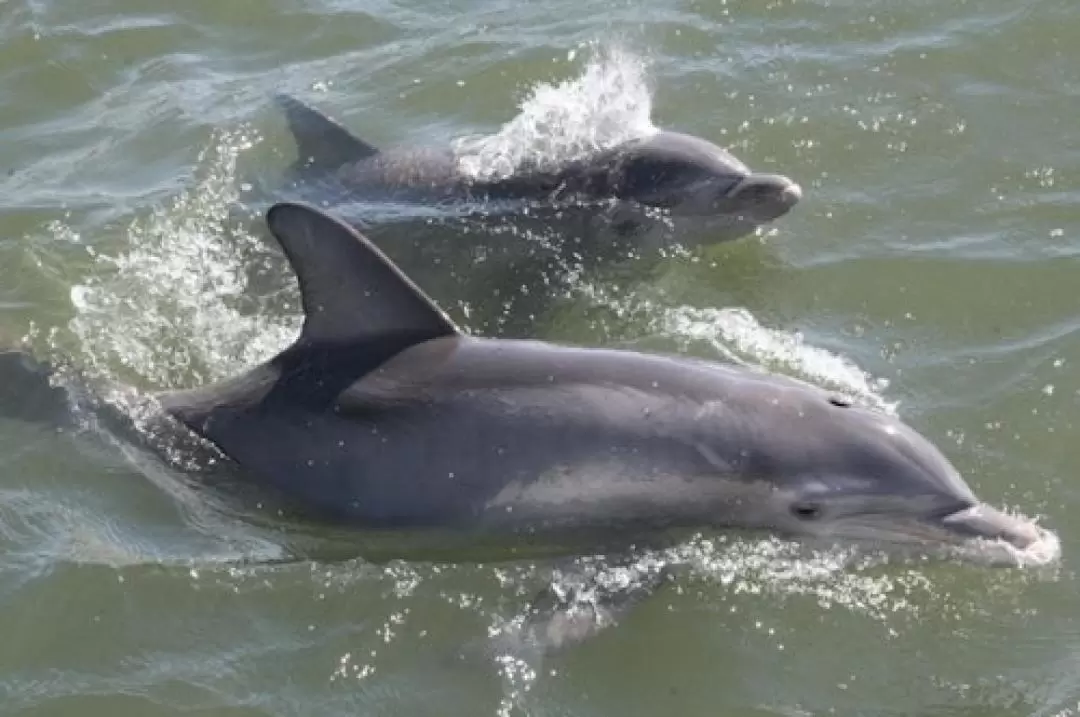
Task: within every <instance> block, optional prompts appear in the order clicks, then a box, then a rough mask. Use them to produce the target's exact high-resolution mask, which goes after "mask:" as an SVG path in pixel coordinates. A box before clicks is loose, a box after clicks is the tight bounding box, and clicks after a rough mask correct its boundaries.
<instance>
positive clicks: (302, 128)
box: [274, 95, 379, 169]
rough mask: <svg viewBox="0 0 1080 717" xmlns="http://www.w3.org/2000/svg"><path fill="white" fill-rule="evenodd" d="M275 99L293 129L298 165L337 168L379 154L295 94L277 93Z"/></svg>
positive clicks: (291, 130)
mask: <svg viewBox="0 0 1080 717" xmlns="http://www.w3.org/2000/svg"><path fill="white" fill-rule="evenodd" d="M274 99H275V101H276V102H277V103H278V105H280V106H281V108H282V110H283V111H284V112H285V119H286V121H287V122H288V123H289V131H290V132H292V135H293V140H294V141H295V142H296V152H297V154H298V155H299V156H298V158H297V166H299V167H304V168H312V167H316V168H320V169H337V168H338V167H341V166H342V165H345V164H348V163H350V162H358V161H360V160H362V159H368V158H369V157H374V156H375V155H376V154H378V153H379V150H378V149H376V148H375V147H373V146H371V145H370V144H368V143H367V142H364V141H363V140H361V139H359V138H358V137H356V136H355V135H353V134H352V133H351V132H349V130H347V129H345V128H344V127H342V126H341V125H340V124H338V123H337V122H335V121H334V120H332V119H330V118H329V117H327V116H326V115H324V114H323V113H321V112H319V111H318V110H316V109H314V108H312V107H309V106H307V105H306V104H304V103H303V102H301V101H300V100H298V99H296V98H295V97H292V96H290V95H277V96H276V97H275V98H274Z"/></svg>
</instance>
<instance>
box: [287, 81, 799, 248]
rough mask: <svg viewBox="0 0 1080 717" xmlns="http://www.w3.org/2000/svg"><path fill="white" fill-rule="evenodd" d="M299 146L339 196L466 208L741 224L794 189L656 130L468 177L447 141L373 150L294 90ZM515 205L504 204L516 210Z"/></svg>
mask: <svg viewBox="0 0 1080 717" xmlns="http://www.w3.org/2000/svg"><path fill="white" fill-rule="evenodd" d="M276 99H277V102H278V104H279V105H280V106H281V107H282V108H283V109H284V111H285V116H286V119H287V120H288V124H289V129H290V130H291V132H292V135H293V138H294V139H295V141H296V145H297V154H298V159H297V162H296V164H295V165H294V166H293V172H294V173H295V174H296V175H297V176H301V177H313V176H315V177H322V179H323V181H324V182H329V183H331V184H333V185H336V186H337V187H338V189H339V193H340V195H341V196H348V197H352V198H355V199H364V200H367V201H371V200H381V201H389V202H403V203H418V204H428V205H436V206H440V207H446V206H447V205H448V204H452V203H459V204H463V205H469V206H474V207H478V208H479V207H480V206H481V205H484V204H488V205H491V206H490V208H489V211H497V207H498V205H499V203H505V202H507V201H510V202H518V203H529V204H533V205H543V204H548V205H561V206H571V205H575V204H581V205H588V206H594V205H596V204H597V203H599V202H604V201H609V200H615V201H618V202H628V203H634V204H637V205H640V206H641V207H646V208H649V209H654V210H662V211H663V212H665V213H666V214H669V215H671V216H678V217H699V218H714V219H720V218H722V219H724V220H726V221H727V222H728V223H730V224H733V225H741V226H745V227H746V228H747V229H749V228H751V227H754V226H758V225H761V224H765V223H767V222H771V221H773V220H775V219H777V218H779V217H781V216H783V215H784V214H786V213H787V212H788V211H790V210H791V208H792V207H794V206H795V205H796V204H797V203H798V201H799V200H800V198H801V197H802V190H801V189H800V187H799V185H798V184H796V183H795V182H794V181H792V180H791V179H789V178H788V177H785V176H782V175H778V174H755V173H754V172H752V171H751V170H750V168H749V167H747V166H746V165H745V164H743V162H741V161H740V160H739V159H737V158H736V157H735V156H734V155H732V154H731V153H730V152H728V151H726V150H724V149H722V148H720V147H718V146H717V145H715V144H713V143H712V142H709V141H708V140H705V139H701V138H700V137H694V136H692V135H688V134H681V133H678V132H671V131H660V132H657V133H655V134H651V135H648V136H644V137H639V138H636V139H632V140H629V141H626V142H623V143H621V144H619V145H617V146H615V147H612V148H610V149H605V150H602V151H598V152H596V153H594V154H592V155H590V156H586V157H584V158H581V159H575V160H572V161H568V162H564V163H562V164H561V165H557V166H554V167H551V168H544V169H534V168H529V167H526V168H523V169H521V170H519V171H518V172H516V173H514V174H513V175H511V176H507V177H504V178H499V179H476V178H473V177H471V176H469V175H467V174H466V173H465V172H464V171H463V170H462V169H461V167H460V165H459V162H458V157H457V156H456V154H455V153H454V152H453V151H452V150H451V149H450V148H441V149H435V148H417V147H407V148H390V149H387V150H383V151H380V150H379V149H377V148H375V147H374V146H372V145H370V144H368V143H367V142H364V141H363V140H361V139H359V138H357V137H356V136H354V135H353V134H351V133H350V132H349V131H348V130H346V129H345V128H344V127H342V126H341V125H339V124H338V123H337V122H335V121H333V120H331V119H330V118H329V117H326V116H325V115H323V114H321V113H320V112H318V111H317V110H315V109H313V108H311V107H309V106H307V105H305V104H304V103H302V102H300V101H299V100H297V99H296V98H294V97H290V96H287V95H279V96H277V98H276ZM519 206H520V204H511V207H514V208H518V207H519Z"/></svg>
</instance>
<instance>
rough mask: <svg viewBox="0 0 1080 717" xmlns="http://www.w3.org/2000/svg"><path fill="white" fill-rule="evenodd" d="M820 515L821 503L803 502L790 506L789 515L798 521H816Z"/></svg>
mask: <svg viewBox="0 0 1080 717" xmlns="http://www.w3.org/2000/svg"><path fill="white" fill-rule="evenodd" d="M821 513H822V507H821V503H814V502H812V501H805V500H804V501H799V502H798V503H792V505H791V514H792V515H794V516H795V517H796V518H798V519H799V520H817V519H818V518H820V517H821Z"/></svg>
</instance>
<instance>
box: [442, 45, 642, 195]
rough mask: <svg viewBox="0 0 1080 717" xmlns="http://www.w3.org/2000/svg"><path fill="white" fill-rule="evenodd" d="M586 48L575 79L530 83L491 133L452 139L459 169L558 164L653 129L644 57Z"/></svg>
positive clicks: (486, 172)
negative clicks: (587, 57)
mask: <svg viewBox="0 0 1080 717" xmlns="http://www.w3.org/2000/svg"><path fill="white" fill-rule="evenodd" d="M591 49H592V56H591V59H590V61H589V62H588V63H587V64H586V65H585V68H584V71H583V72H582V74H581V75H580V76H578V77H575V78H572V79H568V80H565V81H563V82H561V83H558V84H549V83H540V84H537V85H535V86H534V87H533V88H532V90H531V91H530V92H529V94H528V96H527V97H526V98H525V100H524V101H523V102H522V103H521V104H520V110H521V111H520V113H519V114H518V115H517V116H516V117H514V118H513V119H511V120H510V121H509V122H507V123H506V124H505V125H503V127H502V128H501V129H500V130H499V131H498V132H496V133H495V134H492V135H477V136H468V137H462V138H459V139H457V140H456V141H455V142H454V150H455V151H456V152H457V154H458V161H459V162H460V166H461V168H462V171H464V172H465V173H467V174H469V175H471V176H474V177H477V178H496V177H504V176H507V175H509V174H512V173H513V172H514V171H515V170H517V169H518V168H519V167H521V166H522V165H524V164H528V165H531V166H537V167H543V166H547V165H549V164H553V163H559V162H564V161H567V160H572V159H575V158H578V157H581V156H584V155H586V154H589V153H592V152H595V151H597V150H601V149H605V148H607V147H611V146H613V145H615V144H618V143H620V142H625V141H626V140H629V139H633V138H636V137H644V136H648V135H650V134H654V133H655V132H657V131H658V130H657V128H656V127H655V126H654V125H653V123H652V119H651V115H652V91H651V88H650V86H649V82H648V62H647V61H646V60H645V59H643V58H642V57H640V56H638V55H635V54H632V53H630V52H629V51H627V50H625V49H623V48H621V47H618V46H598V45H595V44H593V45H591ZM574 56H575V53H571V58H572V57H574Z"/></svg>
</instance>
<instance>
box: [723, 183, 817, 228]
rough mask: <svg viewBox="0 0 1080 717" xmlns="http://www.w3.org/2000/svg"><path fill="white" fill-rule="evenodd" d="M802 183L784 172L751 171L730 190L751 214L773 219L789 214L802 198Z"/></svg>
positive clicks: (731, 199)
mask: <svg viewBox="0 0 1080 717" xmlns="http://www.w3.org/2000/svg"><path fill="white" fill-rule="evenodd" d="M802 195H803V192H802V187H800V186H799V185H798V184H796V183H795V182H794V181H793V180H791V179H789V178H788V177H785V176H783V175H782V174H751V175H749V176H748V177H744V178H743V179H742V180H741V181H739V182H738V183H736V184H735V186H734V187H732V188H731V189H730V190H728V192H727V194H726V199H727V200H728V201H729V202H734V203H735V204H736V206H739V207H740V208H741V209H742V210H743V211H745V212H746V213H747V214H748V215H749V216H751V217H753V218H754V219H758V220H760V221H771V220H773V219H777V218H778V217H782V216H783V215H785V214H787V213H788V212H789V211H790V210H791V208H792V207H794V206H795V205H796V204H798V203H799V201H801V200H802Z"/></svg>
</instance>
